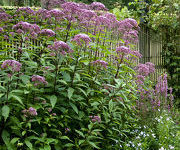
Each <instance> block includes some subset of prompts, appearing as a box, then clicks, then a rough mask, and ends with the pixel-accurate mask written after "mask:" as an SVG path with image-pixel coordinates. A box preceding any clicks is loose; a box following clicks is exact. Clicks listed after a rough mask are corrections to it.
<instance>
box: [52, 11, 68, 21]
mask: <svg viewBox="0 0 180 150" xmlns="http://www.w3.org/2000/svg"><path fill="white" fill-rule="evenodd" d="M49 13H50V14H51V16H52V17H55V19H56V21H57V20H60V19H62V18H63V16H64V13H63V12H62V11H61V10H57V9H53V10H50V11H49Z"/></svg>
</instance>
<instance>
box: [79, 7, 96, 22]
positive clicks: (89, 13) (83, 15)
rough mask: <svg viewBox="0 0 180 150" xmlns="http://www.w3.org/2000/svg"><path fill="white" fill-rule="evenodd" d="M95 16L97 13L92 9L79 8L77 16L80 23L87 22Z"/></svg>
mask: <svg viewBox="0 0 180 150" xmlns="http://www.w3.org/2000/svg"><path fill="white" fill-rule="evenodd" d="M94 17H97V14H96V13H95V12H94V11H93V10H88V9H80V10H79V13H78V18H79V20H80V22H81V23H83V24H85V23H87V24H88V23H89V21H91V19H92V18H94Z"/></svg>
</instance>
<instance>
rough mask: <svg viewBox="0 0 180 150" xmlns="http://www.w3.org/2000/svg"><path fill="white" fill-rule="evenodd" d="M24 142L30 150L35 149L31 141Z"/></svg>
mask: <svg viewBox="0 0 180 150" xmlns="http://www.w3.org/2000/svg"><path fill="white" fill-rule="evenodd" d="M24 142H25V144H26V146H27V147H29V149H30V150H32V149H33V146H32V144H31V142H30V141H29V140H25V141H24Z"/></svg>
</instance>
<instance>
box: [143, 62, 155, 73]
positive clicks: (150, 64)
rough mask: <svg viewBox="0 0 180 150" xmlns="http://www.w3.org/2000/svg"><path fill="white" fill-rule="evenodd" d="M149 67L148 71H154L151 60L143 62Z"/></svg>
mask: <svg viewBox="0 0 180 150" xmlns="http://www.w3.org/2000/svg"><path fill="white" fill-rule="evenodd" d="M145 64H146V65H147V66H148V67H149V73H154V72H155V65H154V64H153V63H151V62H146V63H145Z"/></svg>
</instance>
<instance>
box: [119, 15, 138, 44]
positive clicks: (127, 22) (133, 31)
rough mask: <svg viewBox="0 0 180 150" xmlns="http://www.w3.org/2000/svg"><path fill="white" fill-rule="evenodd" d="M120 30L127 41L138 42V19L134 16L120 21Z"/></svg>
mask: <svg viewBox="0 0 180 150" xmlns="http://www.w3.org/2000/svg"><path fill="white" fill-rule="evenodd" d="M118 30H119V31H120V33H121V34H122V38H123V39H124V40H125V41H126V42H127V43H130V42H131V43H137V42H138V32H137V30H139V26H138V23H137V21H136V20H134V19H132V18H127V19H124V20H122V21H120V22H119V23H118Z"/></svg>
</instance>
